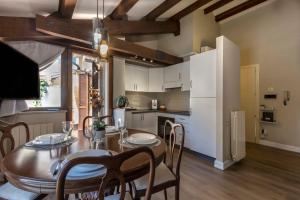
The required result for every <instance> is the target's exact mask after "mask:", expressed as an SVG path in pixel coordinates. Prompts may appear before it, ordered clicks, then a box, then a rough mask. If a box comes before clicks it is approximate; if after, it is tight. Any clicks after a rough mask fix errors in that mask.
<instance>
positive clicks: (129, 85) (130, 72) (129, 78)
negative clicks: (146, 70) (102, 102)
mask: <svg viewBox="0 0 300 200" xmlns="http://www.w3.org/2000/svg"><path fill="white" fill-rule="evenodd" d="M134 76H135V67H134V66H132V65H126V66H125V90H126V91H135V88H136V87H135V85H136V79H135V77H134Z"/></svg>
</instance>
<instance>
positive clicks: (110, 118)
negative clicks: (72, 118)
mask: <svg viewBox="0 0 300 200" xmlns="http://www.w3.org/2000/svg"><path fill="white" fill-rule="evenodd" d="M93 118H94V119H98V120H100V121H103V120H104V119H108V120H109V124H110V125H112V124H114V118H113V117H112V116H110V115H105V116H102V117H96V118H95V117H93V116H86V117H85V118H84V119H83V125H82V126H83V130H82V131H83V134H84V136H86V135H85V133H86V132H85V131H86V128H87V122H88V120H89V119H93Z"/></svg>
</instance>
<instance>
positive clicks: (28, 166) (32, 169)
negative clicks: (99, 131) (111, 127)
mask: <svg viewBox="0 0 300 200" xmlns="http://www.w3.org/2000/svg"><path fill="white" fill-rule="evenodd" d="M134 133H146V132H145V131H141V130H134V129H128V135H131V134H134ZM72 136H73V137H74V138H76V141H74V142H73V143H71V144H68V145H64V146H59V147H53V148H50V149H45V148H34V147H28V146H26V145H21V146H19V147H17V148H16V149H15V150H13V151H11V152H10V153H8V154H7V155H6V156H5V157H4V158H3V159H2V161H1V171H2V172H3V173H4V176H5V177H6V179H7V181H9V182H10V183H11V184H13V185H14V186H16V187H17V188H20V189H23V190H26V191H30V192H35V193H40V194H53V193H55V191H56V182H57V175H53V173H52V172H51V167H52V166H53V165H54V164H55V163H57V162H58V161H59V160H63V159H64V158H66V157H67V156H69V155H72V154H74V153H77V152H84V151H87V150H90V149H91V143H90V141H89V139H87V138H86V137H84V135H83V133H82V131H73V133H72ZM119 139H120V134H119V133H109V134H106V136H105V138H104V141H103V143H101V144H100V145H99V146H98V148H99V149H102V150H107V151H108V152H110V154H112V155H115V154H119V153H121V152H124V151H128V150H130V149H132V147H130V146H126V145H122V144H121V143H120V142H119ZM157 139H158V143H157V144H156V145H151V146H149V147H150V148H151V149H152V151H153V153H154V156H155V162H156V165H159V164H160V163H161V162H162V161H163V158H164V156H165V152H166V143H165V142H164V140H163V139H162V138H160V137H159V136H157ZM121 171H122V173H123V175H124V178H125V180H126V182H130V181H133V180H135V179H137V178H139V177H142V176H144V175H145V174H147V173H148V171H149V160H148V157H147V156H146V155H142V154H140V155H136V156H134V157H132V158H130V159H129V160H127V161H125V162H124V163H123V165H122V167H121ZM104 174H105V173H104ZM104 174H103V175H104ZM100 182H101V178H99V177H98V176H95V177H81V178H79V179H72V180H67V181H66V185H65V193H70V194H71V193H80V192H92V191H97V190H98V188H99V185H100Z"/></svg>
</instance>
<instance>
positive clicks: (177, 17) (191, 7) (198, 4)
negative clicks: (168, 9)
mask: <svg viewBox="0 0 300 200" xmlns="http://www.w3.org/2000/svg"><path fill="white" fill-rule="evenodd" d="M210 1H212V0H197V1H196V2H195V3H193V4H191V5H189V6H188V7H186V8H185V9H183V10H181V11H180V12H178V13H176V14H175V15H173V16H172V17H170V19H171V20H175V21H176V20H180V19H181V18H183V17H185V16H186V15H188V14H190V13H192V12H193V11H195V10H197V9H198V8H200V7H202V6H204V5H205V4H207V3H209V2H210Z"/></svg>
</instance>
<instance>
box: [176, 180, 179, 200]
mask: <svg viewBox="0 0 300 200" xmlns="http://www.w3.org/2000/svg"><path fill="white" fill-rule="evenodd" d="M179 190H180V187H179V183H177V185H176V186H175V200H179V194H180V193H179V192H180V191H179Z"/></svg>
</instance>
